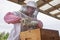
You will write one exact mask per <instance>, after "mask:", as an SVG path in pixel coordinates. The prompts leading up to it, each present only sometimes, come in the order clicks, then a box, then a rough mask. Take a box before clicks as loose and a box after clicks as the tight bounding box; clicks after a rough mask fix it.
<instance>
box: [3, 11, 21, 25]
mask: <svg viewBox="0 0 60 40" xmlns="http://www.w3.org/2000/svg"><path fill="white" fill-rule="evenodd" d="M20 19H21V18H19V17H18V16H16V15H14V13H13V12H8V13H7V14H6V15H5V16H4V20H5V22H6V23H12V24H15V23H19V22H20Z"/></svg>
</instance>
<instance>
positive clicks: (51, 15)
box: [39, 9, 60, 20]
mask: <svg viewBox="0 0 60 40" xmlns="http://www.w3.org/2000/svg"><path fill="white" fill-rule="evenodd" d="M39 11H40V12H41V13H43V14H46V15H49V16H51V17H54V18H56V19H59V20H60V18H58V17H56V16H53V15H51V14H50V13H48V12H45V11H43V10H41V9H40V10H39Z"/></svg>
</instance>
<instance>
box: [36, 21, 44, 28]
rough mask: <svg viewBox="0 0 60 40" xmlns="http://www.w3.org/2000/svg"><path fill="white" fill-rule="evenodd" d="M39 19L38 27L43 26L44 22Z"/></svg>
mask: <svg viewBox="0 0 60 40" xmlns="http://www.w3.org/2000/svg"><path fill="white" fill-rule="evenodd" d="M37 21H38V24H37V27H38V28H43V23H42V21H40V20H37Z"/></svg>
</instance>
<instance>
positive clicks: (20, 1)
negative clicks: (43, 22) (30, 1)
mask: <svg viewBox="0 0 60 40" xmlns="http://www.w3.org/2000/svg"><path fill="white" fill-rule="evenodd" d="M8 1H11V2H14V3H17V4H21V5H24V4H25V3H24V1H25V0H8Z"/></svg>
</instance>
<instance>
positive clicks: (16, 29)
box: [7, 1, 38, 40]
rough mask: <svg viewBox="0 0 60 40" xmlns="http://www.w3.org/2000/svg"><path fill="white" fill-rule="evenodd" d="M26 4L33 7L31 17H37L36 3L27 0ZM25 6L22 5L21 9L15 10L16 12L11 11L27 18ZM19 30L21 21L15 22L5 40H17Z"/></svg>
mask: <svg viewBox="0 0 60 40" xmlns="http://www.w3.org/2000/svg"><path fill="white" fill-rule="evenodd" d="M26 6H31V7H35V8H36V9H35V12H34V13H33V15H32V17H31V18H37V14H38V9H37V5H36V3H35V2H33V1H29V2H28V3H27V4H26ZM26 6H22V8H21V10H19V11H17V12H13V13H14V15H16V16H18V17H20V18H28V17H29V16H27V15H26V14H24V12H25V11H26V10H27V9H26ZM20 32H21V23H16V24H14V28H13V29H12V31H11V33H10V35H9V37H8V39H7V40H19V38H20V37H19V35H20Z"/></svg>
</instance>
